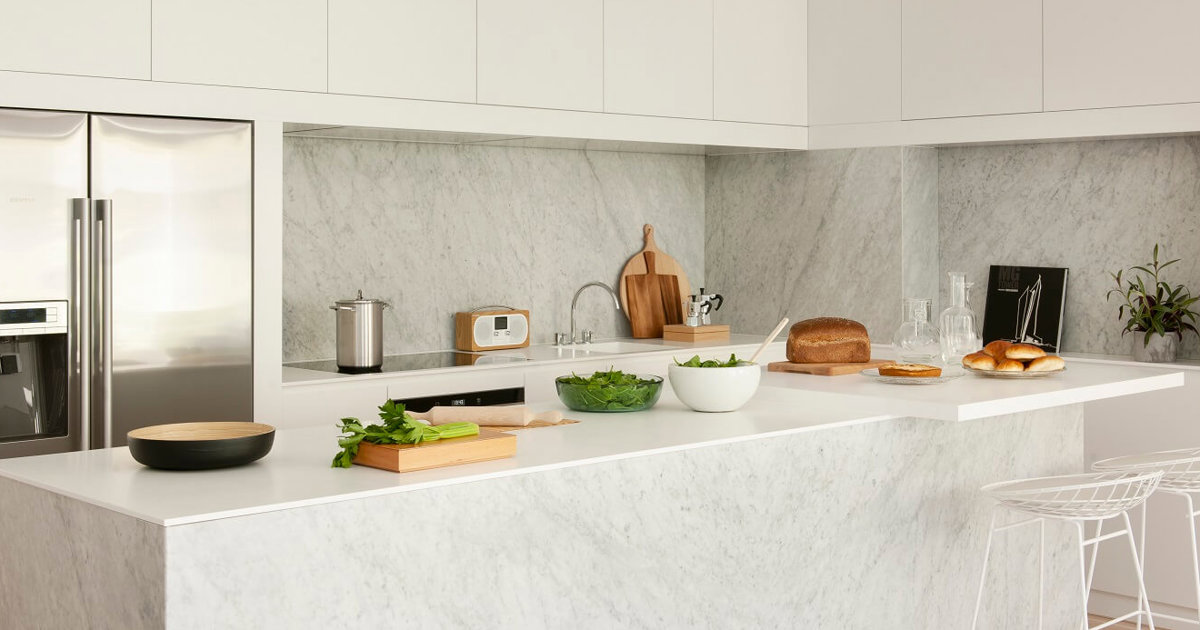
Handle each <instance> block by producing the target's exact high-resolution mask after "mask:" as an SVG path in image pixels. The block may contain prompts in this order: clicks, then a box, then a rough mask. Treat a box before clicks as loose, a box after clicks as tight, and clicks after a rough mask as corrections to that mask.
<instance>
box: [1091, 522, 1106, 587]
mask: <svg viewBox="0 0 1200 630" xmlns="http://www.w3.org/2000/svg"><path fill="white" fill-rule="evenodd" d="M1102 533H1104V520H1103V519H1101V520H1098V521H1096V535H1095V536H1094V537H1093V538H1096V539H1099V538H1100V534H1102ZM1099 555H1100V543H1093V544H1092V564H1091V565H1090V566H1089V567H1088V573H1087V590H1088V592H1089V593H1090V592H1092V579H1093V578H1095V577H1096V556H1099Z"/></svg>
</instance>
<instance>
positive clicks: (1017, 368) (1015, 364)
mask: <svg viewBox="0 0 1200 630" xmlns="http://www.w3.org/2000/svg"><path fill="white" fill-rule="evenodd" d="M996 371H997V372H1024V371H1025V364H1024V363H1021V362H1020V361H1018V360H1016V359H1005V360H1003V361H1001V362H999V363H997V364H996Z"/></svg>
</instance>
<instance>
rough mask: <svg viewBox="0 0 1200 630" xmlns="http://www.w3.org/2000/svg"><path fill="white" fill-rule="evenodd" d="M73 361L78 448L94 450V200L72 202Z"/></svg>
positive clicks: (83, 199)
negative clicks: (92, 251)
mask: <svg viewBox="0 0 1200 630" xmlns="http://www.w3.org/2000/svg"><path fill="white" fill-rule="evenodd" d="M71 228H72V230H71V233H72V239H71V245H72V252H71V255H72V257H73V260H72V262H73V263H74V264H73V265H72V269H71V271H72V273H71V328H72V330H71V339H72V345H71V362H72V363H73V364H74V365H73V369H72V370H71V373H70V374H69V377H71V378H75V379H76V384H75V389H76V390H77V391H78V396H77V403H78V409H77V410H73V411H75V413H78V414H79V448H80V450H84V451H86V450H88V449H90V448H92V417H91V415H92V414H91V399H92V312H91V302H92V294H91V289H92V253H91V241H92V206H91V200H90V199H85V198H76V199H72V200H71Z"/></svg>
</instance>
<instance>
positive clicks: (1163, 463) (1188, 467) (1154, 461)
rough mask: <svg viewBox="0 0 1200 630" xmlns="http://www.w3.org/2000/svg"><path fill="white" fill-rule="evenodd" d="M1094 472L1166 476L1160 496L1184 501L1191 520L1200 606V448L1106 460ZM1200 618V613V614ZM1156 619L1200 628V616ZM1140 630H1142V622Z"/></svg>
mask: <svg viewBox="0 0 1200 630" xmlns="http://www.w3.org/2000/svg"><path fill="white" fill-rule="evenodd" d="M1092 470H1096V471H1102V472H1124V473H1140V472H1148V471H1152V470H1161V471H1162V472H1163V476H1162V481H1160V482H1159V484H1158V490H1157V491H1158V492H1162V493H1164V494H1170V495H1174V496H1177V497H1182V498H1183V505H1184V507H1185V508H1186V509H1187V512H1186V513H1185V514H1184V518H1186V519H1187V523H1188V532H1189V533H1190V534H1191V543H1192V582H1193V585H1194V586H1195V588H1196V601H1197V602H1198V603H1200V554H1197V551H1196V517H1197V516H1200V512H1198V511H1196V505H1195V500H1194V498H1193V496H1192V495H1194V494H1198V493H1200V448H1185V449H1180V450H1174V451H1158V452H1156V453H1144V454H1140V455H1126V456H1123V457H1114V458H1112V459H1105V460H1101V461H1098V462H1096V463H1094V464H1092ZM1146 511H1147V507H1146V504H1144V503H1143V504H1142V509H1141V510H1140V512H1141V535H1140V536H1138V538H1139V541H1138V553H1139V554H1140V555H1141V557H1142V565H1143V570H1145V563H1146ZM1198 615H1200V613H1198ZM1153 616H1154V617H1157V618H1160V619H1168V620H1171V621H1180V622H1183V623H1190V624H1192V625H1200V616H1198V617H1197V618H1195V619H1189V618H1185V617H1178V616H1175V615H1167V614H1164V613H1154V614H1153ZM1138 627H1139V628H1140V627H1141V622H1140V621H1139V623H1138Z"/></svg>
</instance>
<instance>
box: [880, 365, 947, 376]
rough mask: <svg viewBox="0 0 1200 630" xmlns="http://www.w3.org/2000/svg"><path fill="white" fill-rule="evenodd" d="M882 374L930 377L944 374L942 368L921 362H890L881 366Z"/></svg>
mask: <svg viewBox="0 0 1200 630" xmlns="http://www.w3.org/2000/svg"><path fill="white" fill-rule="evenodd" d="M879 375H880V376H912V377H923V378H929V377H934V376H941V375H942V368H940V367H935V366H932V365H924V364H921V363H888V364H887V365H881V366H879Z"/></svg>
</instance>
